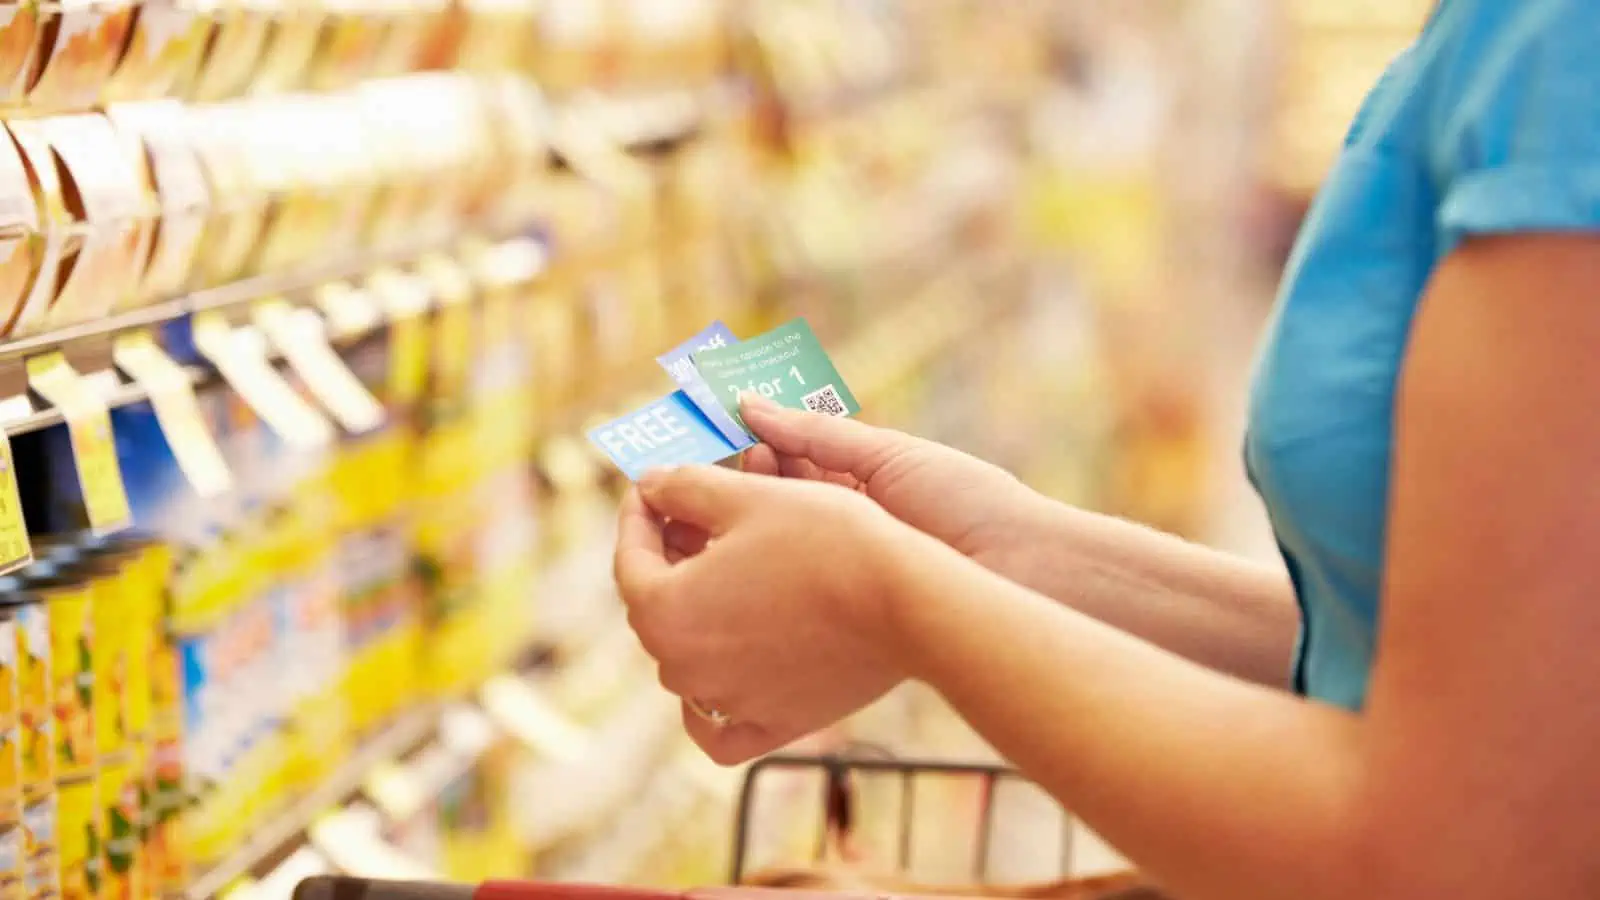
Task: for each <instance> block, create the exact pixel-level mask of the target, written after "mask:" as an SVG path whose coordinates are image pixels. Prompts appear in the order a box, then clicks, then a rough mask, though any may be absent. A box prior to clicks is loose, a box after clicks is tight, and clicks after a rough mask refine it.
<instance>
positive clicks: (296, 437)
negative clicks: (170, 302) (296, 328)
mask: <svg viewBox="0 0 1600 900" xmlns="http://www.w3.org/2000/svg"><path fill="white" fill-rule="evenodd" d="M193 330H194V345H195V348H196V349H198V350H199V351H200V355H202V356H204V357H205V358H206V360H207V361H208V362H210V363H211V364H212V365H213V366H216V368H217V371H218V372H220V373H222V377H223V379H224V380H225V381H227V382H228V384H229V385H231V386H232V387H233V389H234V390H235V391H238V393H239V396H240V397H243V398H244V402H245V403H247V404H249V406H250V408H251V409H252V410H254V411H255V414H256V415H258V416H260V417H261V421H263V422H265V423H266V424H267V427H268V428H270V429H272V431H273V433H274V434H276V435H278V437H279V438H281V439H282V440H283V441H284V443H286V444H289V445H290V446H292V447H297V448H300V449H303V450H309V449H314V448H317V447H321V446H324V445H326V444H327V443H328V442H329V441H331V440H333V425H332V424H331V423H329V421H328V420H327V419H326V418H325V417H324V416H323V415H322V413H320V412H318V411H317V410H316V408H315V407H313V406H312V405H311V404H309V403H307V402H306V401H305V399H304V398H302V397H301V396H300V395H299V394H298V393H296V392H295V389H294V388H293V387H291V386H290V385H289V383H288V382H287V381H284V380H283V376H281V375H279V374H278V372H277V370H276V369H274V368H273V367H272V363H271V362H269V361H268V359H267V344H266V340H265V339H264V338H262V336H261V334H260V332H258V331H256V330H255V329H253V328H239V329H235V328H233V327H232V326H230V325H229V324H228V321H227V319H225V318H223V317H222V315H221V314H219V313H202V314H200V315H197V316H195V319H194V328H193Z"/></svg>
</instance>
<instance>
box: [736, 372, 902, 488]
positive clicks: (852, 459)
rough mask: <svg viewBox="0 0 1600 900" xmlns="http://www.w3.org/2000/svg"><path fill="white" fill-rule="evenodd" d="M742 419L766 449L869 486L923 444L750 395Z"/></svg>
mask: <svg viewBox="0 0 1600 900" xmlns="http://www.w3.org/2000/svg"><path fill="white" fill-rule="evenodd" d="M739 415H740V418H742V419H744V422H745V424H746V425H748V426H750V430H751V431H752V432H754V433H755V436H756V437H757V438H759V439H760V440H761V441H762V442H763V443H765V444H767V445H769V446H771V447H772V449H774V450H776V451H778V453H780V454H782V455H784V456H793V457H797V458H799V459H805V460H810V461H811V462H812V463H815V464H816V465H817V466H818V467H819V468H821V469H825V470H827V471H829V472H846V473H849V474H851V475H853V476H855V478H856V480H857V481H860V482H862V483H863V484H865V483H867V482H870V481H871V480H872V478H873V476H874V475H876V474H877V473H878V470H880V469H882V468H883V467H884V466H885V465H887V464H888V463H889V462H890V460H893V459H894V458H895V457H896V456H899V455H900V454H902V453H905V452H907V451H909V450H911V449H913V448H914V447H915V446H916V445H917V443H918V439H917V438H914V437H911V436H910V435H908V434H903V433H901V432H898V431H892V430H890V429H887V428H876V427H873V426H871V425H868V424H866V423H865V422H860V421H857V420H855V419H846V418H842V417H837V416H824V415H819V414H817V413H809V412H801V411H799V410H794V409H786V408H784V407H782V406H779V405H778V404H776V403H773V402H772V401H771V400H768V399H767V398H765V397H762V396H760V395H759V394H754V393H746V394H745V395H744V397H743V398H742V400H741V406H740V410H739Z"/></svg>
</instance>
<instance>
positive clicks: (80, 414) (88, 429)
mask: <svg viewBox="0 0 1600 900" xmlns="http://www.w3.org/2000/svg"><path fill="white" fill-rule="evenodd" d="M28 386H29V387H31V388H32V389H33V390H34V391H35V392H37V393H38V394H39V396H41V397H43V398H44V399H45V400H47V401H49V402H50V404H51V405H52V406H54V407H55V408H56V409H59V410H60V411H61V417H62V418H63V419H65V420H66V423H67V433H68V434H69V435H70V437H71V439H72V456H73V461H74V463H75V464H76V465H77V468H78V485H79V487H80V489H81V490H82V491H83V505H84V510H85V512H86V513H87V514H88V518H89V527H90V528H91V529H93V530H94V532H95V533H96V534H108V533H110V532H114V531H120V530H122V529H124V528H126V527H128V525H130V524H131V522H132V519H133V513H132V511H131V509H130V508H129V506H128V492H127V489H126V488H125V487H124V486H123V484H122V468H121V467H120V466H119V465H118V464H117V445H116V441H115V439H114V438H113V437H112V434H111V412H110V410H108V409H107V408H106V403H105V400H103V399H101V397H100V396H99V395H98V394H96V393H95V392H94V389H93V388H91V387H90V386H89V385H88V384H87V383H85V382H84V380H83V376H81V375H79V374H78V372H77V370H76V369H74V368H72V365H71V364H70V363H68V362H67V358H66V357H65V356H63V355H61V354H60V353H47V354H45V355H44V356H38V357H34V358H33V359H30V360H28Z"/></svg>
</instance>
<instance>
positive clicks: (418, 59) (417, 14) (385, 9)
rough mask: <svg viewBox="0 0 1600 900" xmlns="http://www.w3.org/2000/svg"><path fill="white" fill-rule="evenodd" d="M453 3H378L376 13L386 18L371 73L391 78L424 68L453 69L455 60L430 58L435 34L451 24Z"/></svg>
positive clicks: (423, 0) (393, 0)
mask: <svg viewBox="0 0 1600 900" xmlns="http://www.w3.org/2000/svg"><path fill="white" fill-rule="evenodd" d="M451 7H452V4H450V3H448V2H445V0H386V2H383V3H379V4H376V9H375V10H374V15H377V16H381V17H382V18H383V24H382V28H381V32H380V38H379V45H378V48H377V50H376V52H375V53H374V54H373V61H372V66H371V69H370V74H371V75H372V76H375V77H379V78H382V77H392V76H395V75H402V74H405V73H408V72H415V71H419V70H423V69H435V68H440V69H444V68H453V67H454V60H453V59H452V60H450V61H448V62H444V61H436V60H434V59H432V58H430V51H431V50H432V49H433V44H434V41H435V40H436V37H435V36H436V35H437V34H438V33H439V32H440V31H441V30H444V29H446V28H447V27H448V25H449V21H450V20H452V19H455V18H457V17H455V16H452V13H453V12H454V10H452V8H451Z"/></svg>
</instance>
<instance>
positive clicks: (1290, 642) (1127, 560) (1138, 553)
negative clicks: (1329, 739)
mask: <svg viewBox="0 0 1600 900" xmlns="http://www.w3.org/2000/svg"><path fill="white" fill-rule="evenodd" d="M1040 501H1041V502H1039V503H1037V504H1036V505H1034V506H1032V507H1031V508H1029V509H1028V510H1027V511H1026V512H1024V513H1023V514H1022V516H1021V518H1023V519H1025V520H1026V521H1025V524H1024V525H1022V526H1021V527H1019V528H1018V532H1019V534H1018V536H1017V538H1016V539H1015V540H1013V541H1011V542H1010V546H1009V547H1008V548H1007V549H1006V550H1005V551H1003V554H1002V555H1003V559H1002V560H1001V561H1000V562H998V563H997V564H996V565H993V566H991V568H994V569H995V570H996V571H997V572H999V573H1000V574H1002V575H1005V576H1006V577H1007V578H1010V579H1011V580H1013V581H1016V582H1018V583H1019V584H1021V585H1023V586H1024V587H1027V588H1029V589H1031V590H1034V591H1037V592H1038V593H1041V594H1043V595H1045V596H1047V597H1050V598H1053V599H1055V600H1058V601H1060V602H1062V603H1065V604H1066V605H1067V606H1070V607H1072V608H1073V609H1076V610H1078V611H1079V612H1081V613H1083V614H1085V615H1087V616H1089V617H1091V618H1094V619H1098V620H1099V621H1101V622H1104V623H1106V624H1108V625H1111V626H1112V627H1114V628H1117V629H1119V630H1121V631H1125V632H1128V633H1129V634H1132V635H1136V636H1138V637H1140V638H1143V639H1144V640H1146V641H1149V642H1150V643H1153V644H1155V645H1157V646H1159V647H1162V648H1165V649H1167V650H1170V651H1171V652H1173V653H1175V654H1177V655H1179V656H1182V657H1185V658H1187V659H1190V660H1193V661H1195V662H1197V663H1200V664H1201V665H1204V666H1207V667H1209V668H1213V669H1216V670H1218V671H1221V672H1226V673H1228V674H1230V675H1235V676H1237V677H1239V678H1243V679H1245V680H1247V681H1252V682H1255V683H1257V684H1263V685H1267V686H1270V687H1278V688H1281V687H1283V686H1285V685H1286V683H1287V680H1288V675H1289V670H1290V662H1291V657H1292V655H1293V651H1294V642H1295V635H1296V634H1297V631H1298V628H1299V623H1300V614H1299V610H1298V608H1297V607H1296V605H1295V602H1294V594H1293V589H1292V587H1291V585H1290V583H1289V579H1288V576H1287V574H1286V573H1285V572H1284V571H1283V569H1282V568H1281V567H1278V566H1268V565H1262V564H1259V563H1256V562H1253V561H1251V560H1248V559H1245V558H1243V557H1238V556H1234V555H1231V554H1227V553H1222V552H1220V551H1217V550H1213V549H1210V548H1208V547H1203V546H1201V545H1198V544H1194V543H1191V542H1189V541H1185V540H1183V539H1181V538H1177V537H1173V536H1172V535H1168V534H1164V533H1162V532H1159V531H1156V530H1154V529H1151V528H1146V527H1144V526H1142V525H1136V524H1133V523H1131V522H1125V521H1122V520H1120V519H1114V518H1111V517H1109V516H1103V515H1098V514H1095V513H1091V512H1085V511H1083V510H1079V509H1074V508H1072V507H1069V506H1066V505H1064V504H1060V503H1056V502H1053V501H1049V500H1044V499H1043V498H1040Z"/></svg>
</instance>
